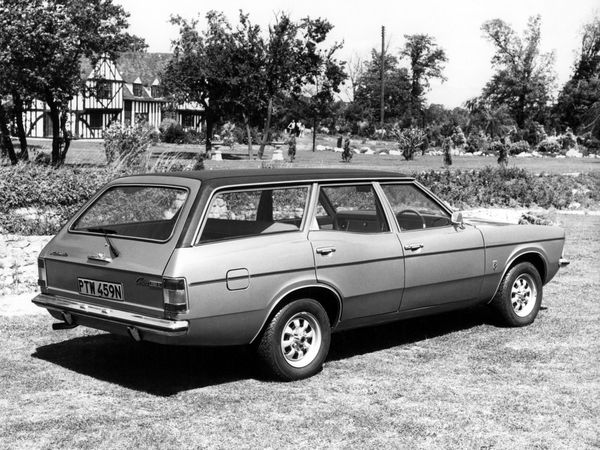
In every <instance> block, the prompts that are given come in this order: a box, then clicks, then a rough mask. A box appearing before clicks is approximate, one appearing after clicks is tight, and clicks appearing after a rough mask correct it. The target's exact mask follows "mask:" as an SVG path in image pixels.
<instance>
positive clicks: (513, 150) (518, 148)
mask: <svg viewBox="0 0 600 450" xmlns="http://www.w3.org/2000/svg"><path fill="white" fill-rule="evenodd" d="M529 150H531V147H529V143H528V142H527V141H518V142H513V143H512V144H510V146H509V147H508V154H509V155H518V154H519V153H527V152H529Z"/></svg>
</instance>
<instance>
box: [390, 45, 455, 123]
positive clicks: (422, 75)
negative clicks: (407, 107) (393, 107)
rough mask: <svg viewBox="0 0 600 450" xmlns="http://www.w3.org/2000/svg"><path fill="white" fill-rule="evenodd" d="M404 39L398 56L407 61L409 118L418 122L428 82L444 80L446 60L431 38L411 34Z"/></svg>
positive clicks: (442, 51)
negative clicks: (436, 79)
mask: <svg viewBox="0 0 600 450" xmlns="http://www.w3.org/2000/svg"><path fill="white" fill-rule="evenodd" d="M404 38H405V39H406V43H405V44H404V48H403V49H402V51H401V53H400V54H401V55H402V56H403V57H406V58H407V59H408V61H409V65H410V99H411V109H412V111H411V116H412V118H413V120H415V119H416V120H418V119H419V118H420V117H421V116H422V112H421V111H422V109H423V105H424V103H425V93H426V92H427V90H428V89H429V80H431V79H432V78H438V79H440V80H442V81H445V80H446V78H445V77H444V75H443V70H444V64H445V63H446V62H447V61H448V58H447V56H446V52H444V50H443V49H442V48H440V47H439V46H438V45H437V44H436V43H435V39H434V38H433V37H432V36H429V35H427V34H412V35H404Z"/></svg>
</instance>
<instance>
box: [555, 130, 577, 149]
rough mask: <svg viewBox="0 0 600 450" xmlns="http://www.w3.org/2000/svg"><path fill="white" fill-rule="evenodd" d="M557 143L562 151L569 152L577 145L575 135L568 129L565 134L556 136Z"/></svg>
mask: <svg viewBox="0 0 600 450" xmlns="http://www.w3.org/2000/svg"><path fill="white" fill-rule="evenodd" d="M558 143H559V144H560V146H561V148H562V149H563V150H569V149H571V148H573V147H575V145H576V144H577V139H575V135H574V134H573V131H571V129H570V128H567V131H565V134H561V135H560V136H558Z"/></svg>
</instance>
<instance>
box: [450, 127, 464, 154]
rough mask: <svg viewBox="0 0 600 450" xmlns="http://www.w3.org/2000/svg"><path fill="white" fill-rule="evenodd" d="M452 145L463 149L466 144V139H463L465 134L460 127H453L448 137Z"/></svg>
mask: <svg viewBox="0 0 600 450" xmlns="http://www.w3.org/2000/svg"><path fill="white" fill-rule="evenodd" d="M450 139H451V141H452V144H453V145H454V147H456V148H463V147H465V146H466V144H467V138H465V134H464V133H463V130H462V129H461V128H460V126H458V125H457V126H455V127H454V130H452V136H450Z"/></svg>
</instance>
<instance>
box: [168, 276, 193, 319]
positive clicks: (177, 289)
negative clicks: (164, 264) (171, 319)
mask: <svg viewBox="0 0 600 450" xmlns="http://www.w3.org/2000/svg"><path fill="white" fill-rule="evenodd" d="M162 285H163V300H164V308H165V312H170V313H183V312H186V311H187V310H188V291H187V283H186V281H185V278H163V281H162Z"/></svg>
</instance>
